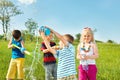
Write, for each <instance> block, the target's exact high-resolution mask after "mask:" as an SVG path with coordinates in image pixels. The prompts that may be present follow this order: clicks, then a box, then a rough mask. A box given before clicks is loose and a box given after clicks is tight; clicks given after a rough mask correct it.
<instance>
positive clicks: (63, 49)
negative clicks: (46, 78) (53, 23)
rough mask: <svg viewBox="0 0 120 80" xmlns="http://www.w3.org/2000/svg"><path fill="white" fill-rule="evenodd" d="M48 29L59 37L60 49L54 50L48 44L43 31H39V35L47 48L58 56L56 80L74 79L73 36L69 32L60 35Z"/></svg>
mask: <svg viewBox="0 0 120 80" xmlns="http://www.w3.org/2000/svg"><path fill="white" fill-rule="evenodd" d="M49 29H50V28H49ZM50 30H51V32H53V34H55V35H56V37H57V38H58V39H60V42H59V46H60V50H55V49H53V48H52V47H51V46H50V45H49V43H48V41H47V38H46V36H45V34H44V32H41V36H42V38H43V39H44V42H45V45H46V47H47V49H48V50H49V51H50V52H51V53H53V54H56V56H57V57H58V67H57V80H76V77H75V75H76V69H75V48H74V46H73V45H72V42H73V41H74V38H73V37H72V36H71V35H69V34H66V35H64V36H62V35H60V34H59V33H57V32H56V31H54V30H52V29H50Z"/></svg>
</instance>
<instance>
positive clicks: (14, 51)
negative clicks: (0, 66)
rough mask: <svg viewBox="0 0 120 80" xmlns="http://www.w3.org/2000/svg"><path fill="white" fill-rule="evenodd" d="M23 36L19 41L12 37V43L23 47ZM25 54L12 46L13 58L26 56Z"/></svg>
mask: <svg viewBox="0 0 120 80" xmlns="http://www.w3.org/2000/svg"><path fill="white" fill-rule="evenodd" d="M21 41H22V38H20V40H19V41H16V40H15V39H14V38H12V44H15V45H16V46H18V47H22V45H21ZM24 57H25V55H24V54H23V53H22V52H21V51H20V50H19V49H18V48H12V58H13V59H16V58H24Z"/></svg>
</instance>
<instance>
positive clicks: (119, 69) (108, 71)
mask: <svg viewBox="0 0 120 80" xmlns="http://www.w3.org/2000/svg"><path fill="white" fill-rule="evenodd" d="M7 44H8V41H0V64H1V65H0V80H5V77H6V74H7V70H8V66H9V62H10V59H11V49H8V48H7ZM77 44H78V43H77V42H75V47H76V46H77ZM97 45H98V50H99V58H98V59H97V60H96V64H97V68H98V73H97V80H120V79H119V76H120V65H119V63H120V59H119V56H120V45H118V44H106V43H98V44H97ZM38 46H40V45H38ZM25 47H26V49H27V50H28V51H30V52H31V53H32V54H33V53H34V51H35V47H36V42H29V41H26V43H25ZM38 49H39V47H38ZM35 52H36V54H35V55H36V60H35V62H34V64H33V66H32V69H33V71H34V72H33V73H31V75H33V76H34V77H35V78H36V80H45V75H44V67H43V65H42V64H43V62H42V57H43V54H42V52H40V51H39V50H38V51H35ZM39 54H40V55H39ZM38 55H39V58H40V59H39V61H38V58H37V56H38ZM33 59H34V57H31V56H28V55H26V58H25V69H24V70H25V77H27V76H28V78H27V79H26V80H31V77H30V76H29V75H28V74H29V73H30V68H31V64H32V61H33ZM78 65H79V61H78V60H76V69H77V67H78ZM77 70H78V69H77Z"/></svg>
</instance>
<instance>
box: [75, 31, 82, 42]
mask: <svg viewBox="0 0 120 80" xmlns="http://www.w3.org/2000/svg"><path fill="white" fill-rule="evenodd" d="M80 36H81V34H80V33H78V34H76V35H75V37H76V40H77V41H79V40H80Z"/></svg>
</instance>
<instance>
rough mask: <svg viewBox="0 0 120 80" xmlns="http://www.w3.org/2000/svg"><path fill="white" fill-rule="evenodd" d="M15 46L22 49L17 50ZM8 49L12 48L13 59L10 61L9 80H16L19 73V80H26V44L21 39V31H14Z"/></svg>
mask: <svg viewBox="0 0 120 80" xmlns="http://www.w3.org/2000/svg"><path fill="white" fill-rule="evenodd" d="M13 44H14V45H16V46H18V47H21V49H18V48H15V47H14V46H13ZM8 48H9V49H10V48H12V58H11V61H10V65H9V69H8V73H7V76H6V78H7V80H14V79H15V77H16V72H17V75H18V76H17V79H19V80H23V79H24V72H23V65H24V57H25V55H24V53H23V52H24V51H25V48H24V42H23V40H22V38H21V32H20V31H19V30H13V32H12V38H11V39H10V41H9V44H8Z"/></svg>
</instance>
